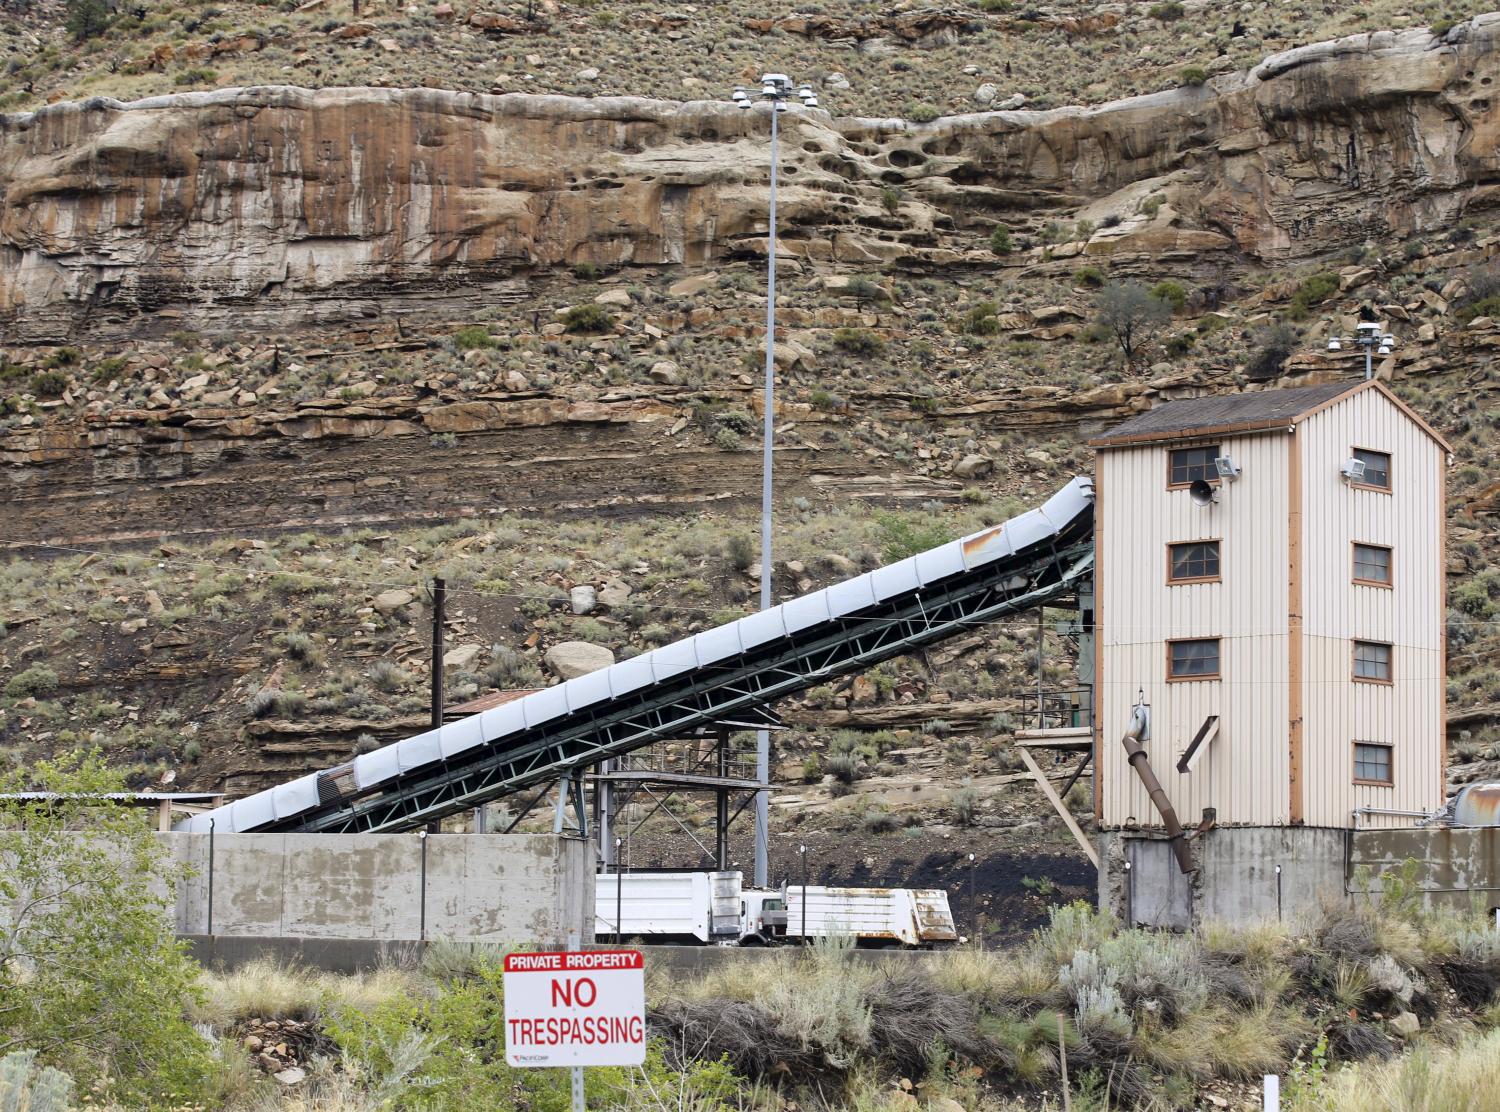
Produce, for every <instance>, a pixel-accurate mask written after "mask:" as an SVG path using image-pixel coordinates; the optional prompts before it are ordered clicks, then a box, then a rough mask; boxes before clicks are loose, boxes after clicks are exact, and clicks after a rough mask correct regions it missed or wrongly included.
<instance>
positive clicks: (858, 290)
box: [844, 276, 886, 302]
mask: <svg viewBox="0 0 1500 1112" xmlns="http://www.w3.org/2000/svg"><path fill="white" fill-rule="evenodd" d="M844 292H845V293H846V294H848V295H849V296H850V297H852V298H854V299H855V300H856V301H861V302H863V301H884V300H885V296H886V293H885V287H883V286H882V285H881V284H880V283H879V282H877V281H875V279H873V278H865V277H863V276H860V277H858V278H851V279H850V280H849V284H848V285H847V286H845V287H844Z"/></svg>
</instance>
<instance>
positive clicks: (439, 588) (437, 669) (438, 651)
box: [432, 577, 447, 730]
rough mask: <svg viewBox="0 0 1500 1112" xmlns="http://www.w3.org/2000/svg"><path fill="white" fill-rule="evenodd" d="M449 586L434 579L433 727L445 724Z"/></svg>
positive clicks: (439, 579) (438, 579)
mask: <svg viewBox="0 0 1500 1112" xmlns="http://www.w3.org/2000/svg"><path fill="white" fill-rule="evenodd" d="M446 595H447V587H446V585H445V584H444V583H443V580H442V579H441V578H440V577H439V578H434V579H433V581H432V728H433V729H434V730H435V729H437V728H438V727H439V726H441V725H442V724H443V600H444V597H445V596H446Z"/></svg>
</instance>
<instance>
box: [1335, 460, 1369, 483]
mask: <svg viewBox="0 0 1500 1112" xmlns="http://www.w3.org/2000/svg"><path fill="white" fill-rule="evenodd" d="M1339 475H1341V476H1342V477H1343V480H1344V482H1346V483H1361V482H1364V478H1365V461H1364V460H1362V459H1354V458H1353V457H1352V456H1351V457H1350V458H1349V459H1346V460H1345V461H1344V463H1343V466H1341V467H1340V468H1339Z"/></svg>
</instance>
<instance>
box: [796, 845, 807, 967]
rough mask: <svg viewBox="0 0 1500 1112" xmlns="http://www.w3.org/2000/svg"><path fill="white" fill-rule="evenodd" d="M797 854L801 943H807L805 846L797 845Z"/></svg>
mask: <svg viewBox="0 0 1500 1112" xmlns="http://www.w3.org/2000/svg"><path fill="white" fill-rule="evenodd" d="M797 854H798V855H799V856H800V857H801V858H802V945H804V946H806V945H807V847H806V846H798V847H797Z"/></svg>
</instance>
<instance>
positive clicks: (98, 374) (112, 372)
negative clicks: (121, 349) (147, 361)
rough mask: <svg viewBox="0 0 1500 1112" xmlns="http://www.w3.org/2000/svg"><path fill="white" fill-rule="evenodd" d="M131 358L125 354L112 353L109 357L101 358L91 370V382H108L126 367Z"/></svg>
mask: <svg viewBox="0 0 1500 1112" xmlns="http://www.w3.org/2000/svg"><path fill="white" fill-rule="evenodd" d="M129 362H130V360H129V359H127V358H126V357H125V356H123V355H112V356H110V357H109V358H108V359H101V360H99V362H98V363H97V364H95V365H94V369H93V370H92V371H90V372H89V381H90V382H96V383H97V382H108V381H110V379H112V378H114V377H116V376H117V375H118V374H119V373H120V372H121V371H123V370H124V369H125V364H127V363H129Z"/></svg>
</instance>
